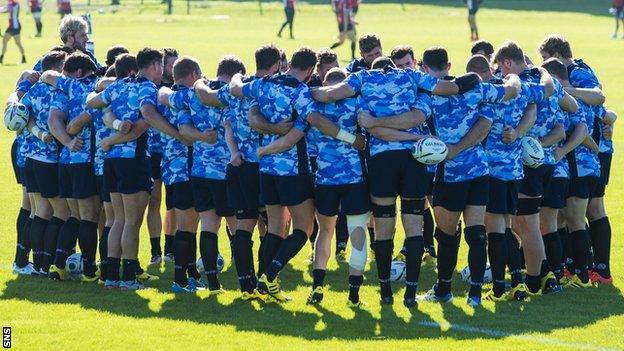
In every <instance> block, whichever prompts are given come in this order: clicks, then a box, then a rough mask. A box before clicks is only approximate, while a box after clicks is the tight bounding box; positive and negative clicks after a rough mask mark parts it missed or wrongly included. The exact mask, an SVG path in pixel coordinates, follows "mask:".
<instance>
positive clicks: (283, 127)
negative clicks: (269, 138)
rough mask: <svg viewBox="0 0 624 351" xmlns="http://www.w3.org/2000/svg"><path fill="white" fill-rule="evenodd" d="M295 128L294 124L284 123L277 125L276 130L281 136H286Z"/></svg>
mask: <svg viewBox="0 0 624 351" xmlns="http://www.w3.org/2000/svg"><path fill="white" fill-rule="evenodd" d="M292 127H293V122H289V121H282V122H279V123H277V124H276V125H275V130H276V132H277V134H279V135H286V134H288V132H290V130H291V129H292Z"/></svg>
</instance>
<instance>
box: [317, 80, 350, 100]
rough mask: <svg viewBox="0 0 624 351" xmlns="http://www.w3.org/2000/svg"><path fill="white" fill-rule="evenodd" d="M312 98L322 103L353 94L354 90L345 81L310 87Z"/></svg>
mask: <svg viewBox="0 0 624 351" xmlns="http://www.w3.org/2000/svg"><path fill="white" fill-rule="evenodd" d="M310 93H312V97H313V98H314V100H316V101H319V102H324V103H329V102H335V101H339V100H343V99H346V98H348V97H351V96H354V95H355V91H353V89H352V88H351V86H350V85H349V84H347V83H346V82H341V83H338V84H336V85H330V86H326V87H322V88H318V89H310Z"/></svg>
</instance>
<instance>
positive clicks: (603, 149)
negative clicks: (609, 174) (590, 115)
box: [592, 106, 613, 154]
mask: <svg viewBox="0 0 624 351" xmlns="http://www.w3.org/2000/svg"><path fill="white" fill-rule="evenodd" d="M600 107H601V109H599V111H598V112H599V114H598V115H596V116H595V117H596V118H594V133H593V135H592V137H593V138H594V140H598V141H599V142H598V148H599V149H600V153H605V154H612V153H613V140H611V139H606V138H605V136H604V133H603V132H602V128H603V127H604V126H605V125H604V123H603V122H602V120H603V118H604V116H605V114H606V113H607V110H606V109H605V108H604V107H603V106H600Z"/></svg>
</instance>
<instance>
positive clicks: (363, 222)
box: [347, 213, 369, 271]
mask: <svg viewBox="0 0 624 351" xmlns="http://www.w3.org/2000/svg"><path fill="white" fill-rule="evenodd" d="M368 218H369V214H368V213H365V214H361V215H354V216H347V229H348V230H349V235H352V234H353V232H354V231H355V230H356V229H357V228H362V233H361V234H362V240H363V242H362V247H361V248H359V249H358V248H356V247H355V246H354V245H353V242H354V241H353V239H351V257H350V258H349V267H351V268H353V269H355V270H358V271H364V268H365V267H366V260H367V259H368V257H367V256H368V243H367V241H368V235H367V234H366V226H367V224H368Z"/></svg>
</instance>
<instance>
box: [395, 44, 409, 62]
mask: <svg viewBox="0 0 624 351" xmlns="http://www.w3.org/2000/svg"><path fill="white" fill-rule="evenodd" d="M407 55H410V56H411V57H412V59H413V58H414V50H413V49H412V47H411V46H409V45H399V46H396V47H394V49H392V52H390V58H391V59H392V61H396V60H400V59H402V58H404V57H405V56H407Z"/></svg>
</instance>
